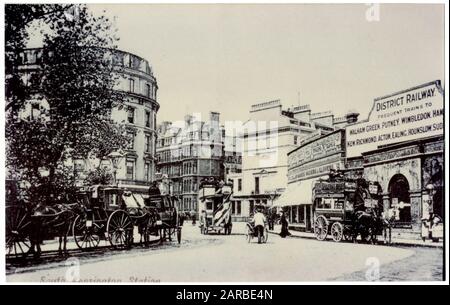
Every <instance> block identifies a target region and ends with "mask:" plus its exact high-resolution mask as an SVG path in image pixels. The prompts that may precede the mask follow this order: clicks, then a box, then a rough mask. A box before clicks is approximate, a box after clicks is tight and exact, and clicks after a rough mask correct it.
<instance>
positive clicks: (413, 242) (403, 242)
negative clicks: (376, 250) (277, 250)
mask: <svg viewBox="0 0 450 305" xmlns="http://www.w3.org/2000/svg"><path fill="white" fill-rule="evenodd" d="M233 225H234V224H233ZM280 231H281V225H275V226H274V230H270V231H269V233H272V234H279V233H280ZM289 232H290V233H291V234H292V236H291V237H295V238H307V239H316V236H315V235H314V233H311V232H301V231H296V230H289ZM327 239H331V237H330V236H328V237H327ZM391 240H392V246H414V247H431V248H443V247H444V243H443V242H442V241H440V242H433V241H431V240H429V239H427V240H425V241H423V240H422V239H405V238H398V237H396V236H395V234H394V232H392V239H391Z"/></svg>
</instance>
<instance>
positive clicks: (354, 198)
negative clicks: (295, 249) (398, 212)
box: [313, 177, 384, 243]
mask: <svg viewBox="0 0 450 305" xmlns="http://www.w3.org/2000/svg"><path fill="white" fill-rule="evenodd" d="M313 209H314V233H315V236H316V238H317V239H318V240H325V239H326V237H327V235H328V234H330V235H331V237H332V239H333V240H334V241H336V242H339V241H341V240H343V239H344V240H352V241H356V239H357V237H358V236H360V237H361V240H363V241H366V242H372V243H375V242H376V241H377V237H378V235H381V234H383V232H384V227H383V226H384V222H383V219H382V217H381V212H382V202H381V189H380V185H379V184H378V182H371V181H366V180H365V179H362V178H360V179H355V180H350V179H344V178H343V177H340V178H332V179H327V180H319V181H317V182H316V183H315V185H314V187H313Z"/></svg>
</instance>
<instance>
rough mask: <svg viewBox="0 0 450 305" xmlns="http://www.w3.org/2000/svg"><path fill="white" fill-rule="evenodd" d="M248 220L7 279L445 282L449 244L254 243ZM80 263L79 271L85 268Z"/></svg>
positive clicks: (189, 230)
mask: <svg viewBox="0 0 450 305" xmlns="http://www.w3.org/2000/svg"><path fill="white" fill-rule="evenodd" d="M244 228H245V227H244V225H243V223H236V224H235V225H234V232H233V234H232V235H230V236H225V235H206V236H205V235H201V234H200V232H199V230H198V227H196V226H195V227H194V226H192V225H191V224H190V223H186V224H185V225H184V227H183V242H182V243H181V244H180V245H178V244H177V243H176V242H167V243H166V244H164V245H156V246H153V247H151V248H150V249H144V248H140V247H138V246H136V247H135V248H133V249H132V250H129V251H112V252H107V253H105V254H103V255H98V256H89V255H82V256H80V257H77V258H73V257H71V258H69V259H68V260H66V261H60V262H52V263H49V264H39V265H35V266H28V267H18V268H16V269H11V270H9V271H7V273H8V274H7V280H8V281H10V282H12V281H22V282H41V281H45V282H64V281H69V280H71V279H75V280H76V279H77V278H78V276H79V280H80V281H82V282H215V281H221V282H246V281H248V282H258V281H269V282H284V281H326V280H340V281H366V280H376V279H377V270H376V269H374V268H376V267H377V266H378V265H379V278H380V280H382V281H389V280H408V281H414V280H441V278H442V266H443V261H442V260H443V255H442V249H431V248H398V247H386V246H380V245H376V246H374V245H365V244H352V243H335V242H331V241H328V242H319V241H316V240H311V239H301V238H286V239H283V238H280V237H279V236H278V235H275V234H271V235H270V236H269V240H268V242H267V244H258V243H257V240H256V239H254V240H253V241H252V242H251V243H247V241H246V240H245V238H244V236H243V235H242V233H243V232H244ZM78 266H79V269H78Z"/></svg>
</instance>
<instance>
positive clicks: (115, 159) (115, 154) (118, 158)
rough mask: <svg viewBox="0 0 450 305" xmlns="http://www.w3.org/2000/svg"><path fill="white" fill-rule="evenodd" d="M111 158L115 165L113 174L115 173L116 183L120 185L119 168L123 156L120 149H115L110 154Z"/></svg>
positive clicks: (113, 165)
mask: <svg viewBox="0 0 450 305" xmlns="http://www.w3.org/2000/svg"><path fill="white" fill-rule="evenodd" d="M108 158H109V160H111V164H112V167H113V175H114V185H115V186H118V183H117V169H118V168H119V163H120V161H121V160H122V158H123V154H122V153H120V152H118V151H113V152H112V153H110V154H109V155H108Z"/></svg>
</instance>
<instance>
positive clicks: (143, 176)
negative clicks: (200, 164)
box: [18, 48, 159, 192]
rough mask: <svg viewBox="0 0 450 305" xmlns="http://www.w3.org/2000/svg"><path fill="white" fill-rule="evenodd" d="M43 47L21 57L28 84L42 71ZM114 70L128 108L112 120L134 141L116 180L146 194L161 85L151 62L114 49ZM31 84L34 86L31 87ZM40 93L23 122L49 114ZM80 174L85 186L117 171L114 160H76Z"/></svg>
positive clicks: (116, 111)
mask: <svg viewBox="0 0 450 305" xmlns="http://www.w3.org/2000/svg"><path fill="white" fill-rule="evenodd" d="M43 52H44V50H43V49H42V48H37V49H27V50H25V51H24V52H23V53H22V54H20V56H21V59H22V64H21V65H20V66H19V67H18V69H19V71H20V72H21V73H23V81H24V83H25V84H26V85H28V84H29V82H30V81H31V80H32V77H31V76H32V74H33V73H34V72H35V71H37V70H38V69H39V68H40V63H41V58H42V53H43ZM111 52H112V53H111V59H112V63H113V66H114V71H115V73H116V76H117V78H118V81H117V83H116V86H115V90H118V91H121V92H123V93H125V101H124V104H125V107H122V108H121V109H118V108H114V109H113V110H112V112H111V118H112V120H113V121H114V122H116V123H119V124H124V125H125V126H126V129H127V134H128V137H129V138H130V142H129V145H128V147H127V149H126V150H125V151H124V152H123V157H122V158H121V160H119V163H118V168H117V172H116V181H117V183H118V185H119V186H120V187H123V188H127V189H129V190H133V191H137V192H146V191H147V190H148V186H149V184H150V182H151V181H152V180H153V179H154V173H155V170H154V169H155V146H156V145H155V143H156V116H157V112H158V110H159V104H158V102H157V91H158V85H157V81H156V78H155V76H154V75H153V70H152V68H151V66H150V64H149V62H148V61H147V60H145V59H143V58H141V57H139V56H137V55H134V54H131V53H128V52H125V51H120V50H111ZM30 85H31V84H30ZM40 95H41V94H40V93H39V92H37V93H36V94H35V95H34V96H33V98H32V99H31V100H30V102H29V103H28V104H27V105H26V106H25V109H24V111H23V112H22V113H21V116H22V119H33V117H36V116H42V115H46V114H48V113H49V109H48V108H49V106H48V104H47V103H46V102H45V99H44V100H42V99H39V96H40ZM73 162H74V167H75V171H76V173H77V174H78V181H77V183H78V184H79V185H82V184H83V180H84V178H85V177H86V174H87V173H88V172H89V171H91V170H94V169H95V168H97V167H98V166H103V167H105V168H107V169H108V170H111V171H112V170H113V169H112V165H111V162H110V161H107V160H91V159H78V160H73Z"/></svg>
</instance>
